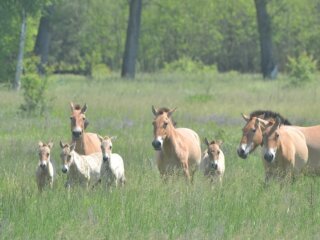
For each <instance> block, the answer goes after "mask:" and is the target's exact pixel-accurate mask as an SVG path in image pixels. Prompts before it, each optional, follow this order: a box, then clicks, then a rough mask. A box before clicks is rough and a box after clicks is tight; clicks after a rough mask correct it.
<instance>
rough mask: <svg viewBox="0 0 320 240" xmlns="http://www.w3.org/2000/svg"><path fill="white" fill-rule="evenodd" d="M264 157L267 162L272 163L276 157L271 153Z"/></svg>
mask: <svg viewBox="0 0 320 240" xmlns="http://www.w3.org/2000/svg"><path fill="white" fill-rule="evenodd" d="M263 157H264V159H265V160H266V161H267V162H269V163H271V162H272V161H273V160H274V157H275V156H274V154H273V153H271V152H266V153H265V154H264V156H263Z"/></svg>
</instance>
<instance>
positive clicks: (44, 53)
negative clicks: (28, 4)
mask: <svg viewBox="0 0 320 240" xmlns="http://www.w3.org/2000/svg"><path fill="white" fill-rule="evenodd" d="M52 12H53V6H52V5H50V6H49V7H47V8H46V9H45V12H44V14H43V16H42V17H41V18H40V23H39V28H38V34H37V38H36V43H35V46H34V50H33V51H34V53H35V55H36V56H39V57H40V64H39V66H38V71H39V73H40V74H44V73H45V68H44V65H45V64H47V62H48V55H49V46H50V38H51V31H50V16H51V14H52Z"/></svg>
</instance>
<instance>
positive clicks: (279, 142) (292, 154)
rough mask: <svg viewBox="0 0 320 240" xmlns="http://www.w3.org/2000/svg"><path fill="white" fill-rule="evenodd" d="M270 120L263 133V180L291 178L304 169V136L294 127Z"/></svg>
mask: <svg viewBox="0 0 320 240" xmlns="http://www.w3.org/2000/svg"><path fill="white" fill-rule="evenodd" d="M280 125H281V122H280V120H279V119H278V118H277V119H276V121H275V122H274V121H270V122H269V123H268V124H267V126H266V129H265V131H264V133H263V153H264V160H265V161H264V167H265V182H268V180H269V179H271V178H274V179H285V178H286V177H289V178H293V177H294V176H296V175H298V174H300V173H301V172H302V170H304V169H305V167H306V165H307V161H308V147H307V144H306V139H305V136H304V135H303V134H302V132H301V131H300V130H298V129H297V128H294V127H290V126H285V125H282V126H280Z"/></svg>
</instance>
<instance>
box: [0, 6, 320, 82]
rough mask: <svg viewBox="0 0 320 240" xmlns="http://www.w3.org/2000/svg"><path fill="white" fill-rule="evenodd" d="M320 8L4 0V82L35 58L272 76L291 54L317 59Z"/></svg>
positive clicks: (45, 62) (128, 69)
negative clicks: (194, 65) (187, 64)
mask: <svg viewBox="0 0 320 240" xmlns="http://www.w3.org/2000/svg"><path fill="white" fill-rule="evenodd" d="M319 10H320V0H251V1H248V0H229V1H225V0H197V1H185V0H118V1H114V0H91V1H89V0H16V1H12V0H2V1H1V3H0V14H1V16H2V18H1V19H0V35H1V39H0V64H1V66H2V67H1V68H0V82H8V83H13V82H14V81H13V79H14V78H15V76H17V74H18V75H19V72H20V73H21V72H22V71H23V70H24V69H25V62H26V61H28V60H30V59H31V60H32V61H38V62H39V63H38V66H39V71H40V72H42V71H44V69H50V70H51V71H52V72H54V73H75V74H85V75H91V74H92V71H93V69H95V67H96V66H104V67H105V68H107V69H109V70H110V71H122V75H123V76H129V77H130V76H134V72H135V71H139V72H155V71H159V70H161V69H163V67H164V66H165V65H166V64H167V63H170V62H174V61H176V60H179V59H181V58H188V59H191V60H192V61H198V62H201V63H203V64H204V65H209V66H211V65H214V66H216V67H217V69H218V70H219V71H222V72H223V71H230V70H235V71H239V72H262V74H263V76H264V77H266V78H272V73H274V71H275V70H280V71H285V70H286V64H287V62H288V57H298V56H299V55H300V54H302V53H307V54H309V55H310V56H311V55H312V56H313V57H314V58H315V59H316V60H318V58H319V56H320V54H319V51H320V46H319V45H320V42H319V41H318V39H320V30H318V29H319V28H318V26H319V23H320V15H319ZM23 34H24V35H23ZM19 64H20V65H19Z"/></svg>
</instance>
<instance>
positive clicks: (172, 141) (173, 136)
mask: <svg viewBox="0 0 320 240" xmlns="http://www.w3.org/2000/svg"><path fill="white" fill-rule="evenodd" d="M168 127H169V129H167V130H169V131H167V136H166V138H165V140H164V143H163V144H164V145H165V146H167V148H175V147H176V146H177V137H178V133H177V130H176V129H175V128H174V127H173V125H172V124H170V125H168Z"/></svg>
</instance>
